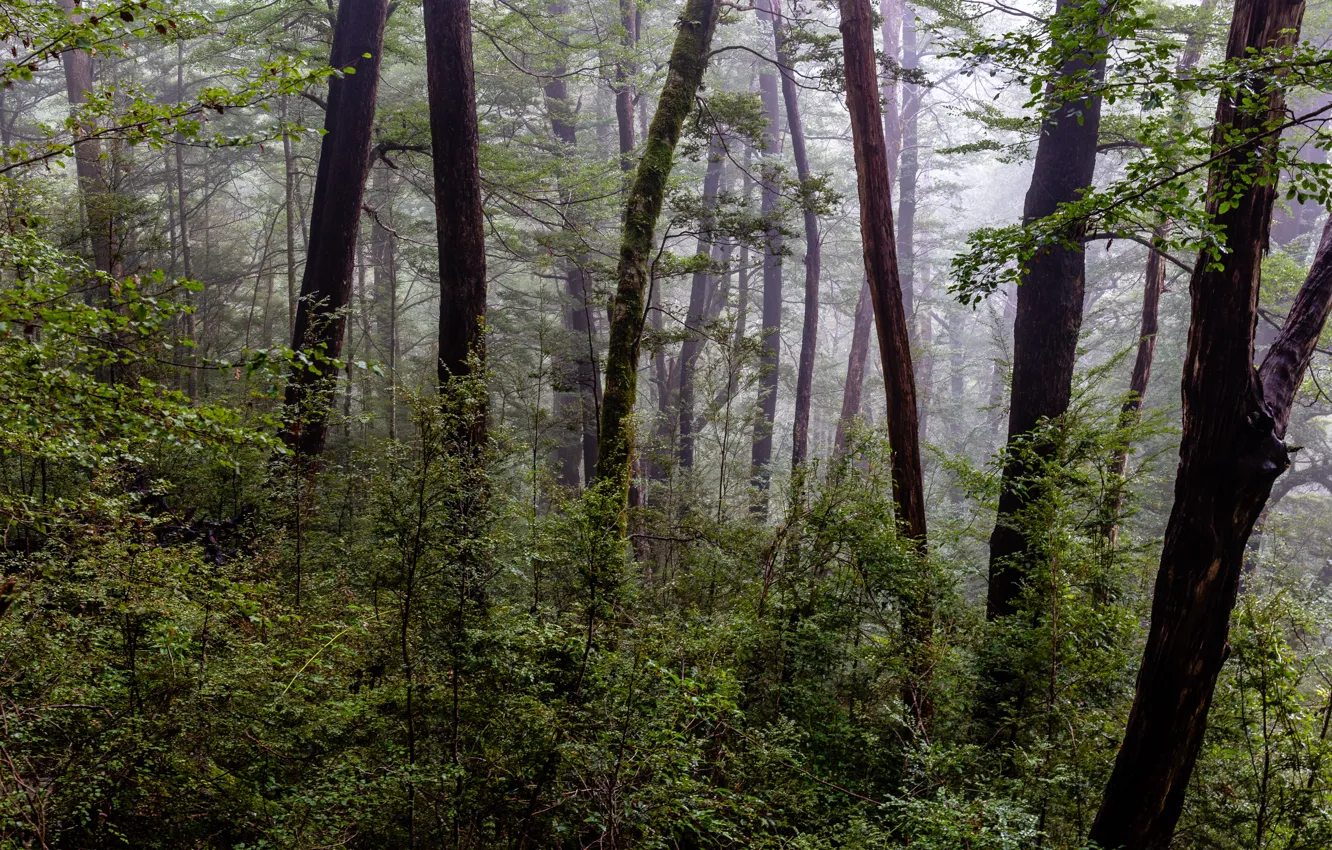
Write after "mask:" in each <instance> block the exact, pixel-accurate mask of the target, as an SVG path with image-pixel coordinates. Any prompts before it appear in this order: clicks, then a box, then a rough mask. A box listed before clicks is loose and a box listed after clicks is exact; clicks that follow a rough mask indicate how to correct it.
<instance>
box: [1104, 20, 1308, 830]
mask: <svg viewBox="0 0 1332 850" xmlns="http://www.w3.org/2000/svg"><path fill="white" fill-rule="evenodd" d="M1233 15H1234V16H1233V18H1232V19H1231V26H1230V39H1229V42H1228V44H1227V48H1226V57H1227V59H1228V60H1230V61H1239V60H1243V59H1245V58H1248V57H1249V56H1250V54H1251V52H1252V51H1263V50H1266V49H1268V48H1271V47H1284V46H1288V45H1291V44H1293V43H1294V42H1295V40H1296V39H1297V38H1298V37H1299V28H1300V23H1301V21H1302V18H1303V16H1304V3H1303V2H1300V0H1295V2H1291V0H1239V2H1237V3H1236V4H1235V9H1234V13H1233ZM1282 87H1283V81H1282V79H1281V77H1280V76H1279V75H1271V74H1265V75H1256V74H1255V75H1250V76H1248V77H1246V78H1245V82H1244V84H1242V85H1240V86H1237V88H1238V89H1239V90H1238V91H1237V92H1235V94H1234V96H1233V98H1232V97H1227V96H1224V95H1223V96H1222V97H1221V99H1220V101H1219V103H1218V105H1217V111H1216V127H1215V130H1214V131H1213V136H1212V144H1213V147H1214V148H1215V149H1218V150H1219V149H1222V148H1228V149H1229V150H1230V151H1231V152H1230V153H1228V154H1227V155H1225V156H1223V157H1221V158H1219V159H1218V161H1217V162H1215V163H1214V164H1213V165H1212V168H1211V174H1210V178H1209V181H1208V195H1207V212H1208V217H1209V218H1210V219H1211V224H1212V225H1213V226H1214V227H1216V228H1217V229H1218V230H1219V231H1220V232H1222V233H1224V234H1225V236H1224V239H1225V248H1226V253H1225V254H1224V255H1223V256H1222V257H1221V258H1220V260H1219V262H1218V261H1217V260H1215V259H1214V258H1213V257H1211V256H1210V255H1209V254H1207V253H1204V254H1203V255H1202V256H1200V258H1199V260H1198V263H1197V265H1196V266H1195V267H1194V271H1193V277H1192V279H1191V280H1190V282H1189V294H1190V300H1191V303H1192V317H1191V321H1190V326H1189V339H1188V346H1187V349H1186V352H1185V359H1184V380H1183V400H1184V406H1183V433H1182V436H1181V439H1180V448H1179V457H1180V462H1179V470H1178V472H1177V474H1176V478H1175V503H1174V507H1173V508H1172V510H1171V513H1170V521H1169V523H1168V524H1167V526H1166V533H1165V540H1164V544H1163V547H1162V551H1161V567H1160V570H1159V571H1158V573H1157V578H1156V590H1155V594H1154V597H1153V600H1152V620H1151V628H1150V631H1149V632H1148V636H1147V646H1146V649H1145V650H1144V653H1143V661H1142V666H1141V667H1140V668H1139V672H1138V683H1137V692H1136V694H1135V696H1134V700H1133V708H1132V709H1131V711H1130V712H1129V720H1128V728H1127V730H1126V732H1125V735H1124V743H1123V745H1122V746H1121V747H1120V749H1119V754H1118V756H1117V757H1116V759H1115V766H1114V770H1113V772H1112V773H1111V775H1110V780H1109V782H1108V783H1107V785H1106V790H1105V796H1104V798H1103V800H1102V803H1101V808H1100V811H1099V812H1098V813H1097V815H1096V821H1095V823H1094V824H1093V825H1092V829H1091V838H1092V839H1093V840H1094V841H1096V842H1098V843H1099V844H1100V845H1101V846H1102V847H1125V848H1128V850H1157V848H1165V847H1166V846H1167V845H1169V844H1170V840H1171V836H1172V835H1173V833H1174V829H1175V824H1176V822H1177V821H1178V819H1179V815H1180V811H1181V809H1182V807H1183V804H1184V795H1185V791H1186V789H1187V787H1188V784H1189V778H1190V776H1191V775H1192V773H1193V767H1194V764H1195V763H1196V761H1197V757H1198V751H1199V749H1200V748H1201V746H1202V740H1203V734H1204V732H1205V730H1206V725H1207V712H1208V709H1209V708H1210V706H1211V701H1212V694H1213V692H1214V690H1215V687H1216V679H1217V675H1218V673H1219V672H1220V670H1221V665H1222V663H1223V662H1224V661H1225V657H1226V646H1227V640H1226V638H1227V632H1228V629H1229V621H1230V612H1231V609H1232V608H1233V607H1234V603H1235V596H1236V593H1237V591H1238V587H1239V577H1240V573H1241V571H1242V569H1243V564H1244V550H1245V545H1246V543H1247V541H1248V538H1249V535H1250V533H1251V532H1252V530H1253V525H1254V523H1255V522H1256V521H1257V519H1258V517H1259V515H1260V514H1261V513H1262V510H1263V507H1264V505H1265V504H1266V503H1267V499H1268V496H1269V494H1270V492H1271V489H1272V483H1273V481H1274V480H1275V479H1276V477H1277V476H1278V475H1280V474H1281V473H1282V472H1284V471H1285V469H1286V468H1287V467H1288V466H1289V464H1290V461H1289V450H1288V449H1287V447H1286V445H1285V443H1283V442H1282V439H1281V438H1282V437H1283V436H1284V434H1285V430H1286V425H1287V422H1288V420H1289V416H1290V409H1291V404H1292V402H1293V400H1294V397H1295V393H1296V391H1297V390H1298V389H1299V386H1300V383H1301V381H1302V380H1303V378H1304V372H1305V370H1306V368H1307V367H1308V363H1309V359H1310V358H1311V357H1312V355H1313V350H1314V346H1315V345H1316V343H1317V340H1318V336H1319V334H1320V333H1321V332H1322V329H1323V325H1324V323H1325V322H1326V320H1327V314H1328V309H1329V306H1330V305H1332V228H1326V229H1324V232H1323V240H1322V243H1321V244H1320V245H1319V250H1318V256H1317V257H1316V258H1315V260H1314V264H1313V267H1312V269H1311V270H1310V272H1309V276H1308V278H1307V279H1306V280H1305V282H1304V284H1303V286H1301V288H1300V291H1299V293H1298V294H1297V295H1296V298H1295V303H1294V305H1293V306H1292V307H1291V310H1290V313H1289V315H1288V316H1287V318H1286V321H1285V323H1284V326H1283V327H1282V329H1281V332H1280V334H1279V335H1278V337H1277V339H1276V340H1275V342H1273V344H1272V346H1271V347H1270V348H1269V349H1268V353H1267V356H1266V358H1265V359H1264V360H1263V364H1262V367H1261V368H1260V369H1257V370H1255V369H1254V368H1253V354H1254V349H1253V339H1254V326H1255V324H1256V322H1257V319H1258V316H1257V310H1258V297H1259V290H1260V283H1261V270H1262V264H1261V260H1262V253H1263V251H1264V250H1265V249H1266V247H1267V242H1268V235H1269V228H1270V226H1271V220H1272V205H1273V200H1274V197H1275V194H1276V174H1275V173H1274V172H1275V170H1276V169H1275V165H1274V146H1275V144H1277V142H1274V141H1273V139H1272V137H1271V135H1268V134H1265V135H1263V136H1258V135H1257V134H1258V133H1261V132H1263V131H1264V130H1269V129H1270V128H1271V127H1272V126H1273V125H1276V124H1278V123H1279V122H1280V121H1281V120H1282V119H1283V117H1284V114H1285V104H1284V97H1283V91H1282ZM1237 100H1238V101H1239V102H1248V103H1250V104H1253V106H1251V107H1250V108H1249V109H1245V110H1244V111H1241V110H1240V108H1238V107H1237V105H1236V101H1237ZM1246 137H1247V138H1250V139H1253V141H1251V142H1250V143H1248V144H1236V139H1237V138H1239V139H1243V138H1246ZM1223 199H1224V203H1225V205H1226V206H1225V209H1224V211H1222V206H1221V204H1222V202H1223Z"/></svg>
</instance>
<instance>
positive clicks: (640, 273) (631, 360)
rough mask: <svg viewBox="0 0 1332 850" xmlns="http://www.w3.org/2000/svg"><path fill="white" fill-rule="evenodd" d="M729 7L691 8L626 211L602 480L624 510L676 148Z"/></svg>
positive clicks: (711, 2)
mask: <svg viewBox="0 0 1332 850" xmlns="http://www.w3.org/2000/svg"><path fill="white" fill-rule="evenodd" d="M720 9H721V6H720V4H719V3H718V2H717V0H689V2H688V3H686V5H685V8H684V11H683V14H682V15H681V16H680V21H679V25H678V29H677V32H676V37H675V46H674V48H673V49H672V50H671V59H670V65H669V69H668V72H667V76H666V83H665V85H664V86H663V87H662V92H661V98H660V99H659V101H658V103H657V113H656V115H654V116H653V118H652V125H651V126H650V127H649V128H648V135H647V138H646V139H644V141H643V144H644V149H643V158H642V160H641V161H640V162H639V164H638V169H637V171H636V172H635V174H634V180H633V184H632V185H631V186H630V188H629V197H628V199H627V201H626V203H625V216H624V238H623V240H622V242H621V244H620V262H619V269H618V272H617V278H618V279H617V283H616V290H615V303H614V304H613V305H612V308H611V325H610V347H609V349H608V350H607V353H606V390H605V393H604V395H603V399H602V405H601V440H600V442H599V444H598V446H597V478H598V479H601V480H603V481H607V482H612V483H613V486H614V487H615V491H616V499H615V501H616V505H615V507H616V508H617V509H619V511H618V512H619V513H620V514H621V517H618V518H617V522H619V521H622V513H623V511H622V509H623V506H624V504H625V502H626V500H627V498H628V488H629V470H630V459H631V457H632V454H633V446H634V438H633V412H634V401H635V398H636V396H637V392H638V355H639V350H640V346H641V343H642V336H643V315H644V314H643V298H644V295H645V290H646V288H647V283H648V275H649V264H650V262H651V254H652V237H653V234H654V232H655V231H656V226H657V219H658V217H659V216H660V215H661V206H662V202H663V200H664V199H665V196H666V183H667V181H668V180H669V178H670V175H671V169H672V167H673V166H674V160H675V147H676V145H677V144H678V143H679V141H680V132H681V130H682V129H683V127H684V121H685V118H686V117H687V116H688V115H689V110H690V109H691V108H692V107H693V104H694V97H695V96H696V95H697V93H698V88H699V86H700V85H701V84H702V83H703V72H704V71H705V70H706V69H707V64H708V52H709V51H710V49H711V45H712V34H713V31H714V30H715V29H716V26H717V15H718V12H719V11H720Z"/></svg>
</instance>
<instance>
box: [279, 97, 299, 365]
mask: <svg viewBox="0 0 1332 850" xmlns="http://www.w3.org/2000/svg"><path fill="white" fill-rule="evenodd" d="M281 104H282V106H281V109H282V114H281V120H282V121H283V123H286V120H287V96H286V95H283V96H282V100H281ZM282 165H283V175H284V177H285V180H284V186H283V204H284V206H285V208H286V218H287V222H286V224H287V335H288V336H290V337H291V338H292V339H295V338H296V304H297V303H298V302H299V300H300V295H299V290H298V289H297V287H298V286H299V285H300V283H299V279H298V278H297V277H296V161H295V157H294V156H293V155H292V150H291V135H290V134H289V133H283V134H282Z"/></svg>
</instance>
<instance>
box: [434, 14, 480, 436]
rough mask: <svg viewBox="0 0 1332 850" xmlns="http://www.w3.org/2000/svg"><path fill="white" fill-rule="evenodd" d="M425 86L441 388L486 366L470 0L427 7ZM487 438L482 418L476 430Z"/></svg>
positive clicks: (478, 421)
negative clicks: (431, 165) (436, 257)
mask: <svg viewBox="0 0 1332 850" xmlns="http://www.w3.org/2000/svg"><path fill="white" fill-rule="evenodd" d="M425 30H426V82H427V83H428V84H429V89H430V139H431V151H432V155H433V160H434V169H435V230H436V235H437V237H438V240H439V281H440V283H439V290H440V300H439V384H440V388H441V389H443V388H444V387H445V386H446V385H447V384H448V383H449V379H450V378H453V377H460V376H464V375H468V374H470V373H471V365H470V363H469V358H471V357H473V356H474V357H476V358H477V360H478V361H480V360H483V359H484V355H485V336H484V334H483V331H484V324H485V317H486V240H485V224H484V215H483V212H482V208H481V172H480V164H479V163H480V159H479V157H480V141H479V137H478V133H477V121H476V84H475V81H474V80H473V75H472V21H471V12H470V9H469V7H468V0H426V2H425ZM472 437H473V440H474V441H475V443H474V444H479V442H480V440H482V439H484V437H485V414H484V413H481V414H480V415H478V417H477V420H476V421H475V423H473V433H472Z"/></svg>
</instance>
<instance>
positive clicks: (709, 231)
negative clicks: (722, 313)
mask: <svg viewBox="0 0 1332 850" xmlns="http://www.w3.org/2000/svg"><path fill="white" fill-rule="evenodd" d="M725 166H726V151H725V146H724V143H723V141H722V139H721V137H720V136H714V137H713V139H712V143H711V145H710V146H709V150H708V170H707V172H706V173H705V174H704V175H703V215H702V217H701V218H700V219H699V222H698V247H697V249H696V254H697V256H699V257H707V258H708V260H709V264H711V260H712V258H713V256H714V255H715V253H716V251H715V247H716V246H715V244H714V242H715V225H716V222H715V221H714V220H713V216H712V212H713V209H714V208H715V207H716V204H717V192H718V190H719V188H720V186H721V180H722V172H723V170H724V169H725ZM713 288H714V282H713V275H712V270H711V269H699V270H698V271H696V272H694V276H693V280H692V281H691V283H690V288H689V312H688V314H687V318H686V320H685V325H686V327H685V330H686V331H687V332H688V334H689V336H688V337H687V338H686V339H685V341H684V344H683V345H681V346H680V417H679V418H680V442H679V445H678V447H677V451H676V456H677V457H678V459H679V461H680V467H681V468H682V469H691V468H693V466H694V370H695V367H696V366H697V365H698V358H699V355H700V354H702V352H703V328H704V325H706V324H707V321H708V318H709V316H708V314H709V311H710V306H711V305H710V303H709V302H711V301H713V300H715V299H714V298H713Z"/></svg>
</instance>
